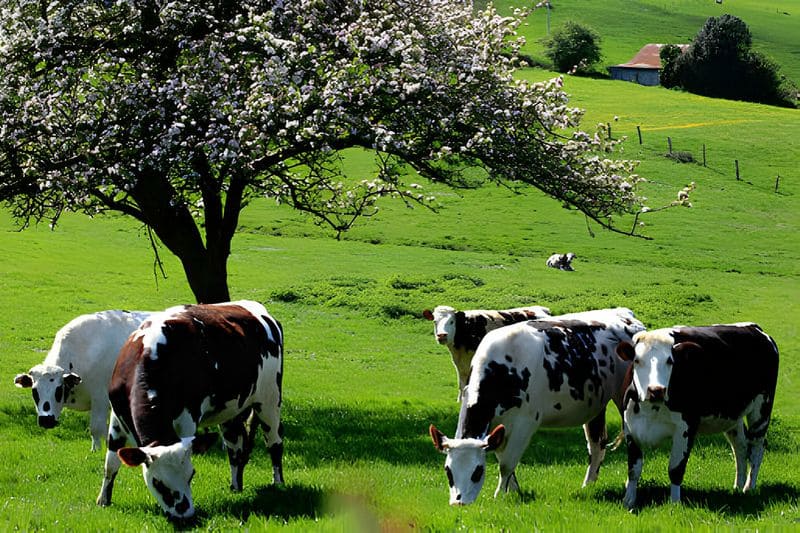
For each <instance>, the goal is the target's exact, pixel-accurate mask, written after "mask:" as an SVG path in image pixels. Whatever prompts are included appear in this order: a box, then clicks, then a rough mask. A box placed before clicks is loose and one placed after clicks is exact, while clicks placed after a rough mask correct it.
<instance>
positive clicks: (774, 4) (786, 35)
mask: <svg viewBox="0 0 800 533" xmlns="http://www.w3.org/2000/svg"><path fill="white" fill-rule="evenodd" d="M494 4H495V5H496V6H497V8H498V10H499V11H500V12H501V13H504V14H509V13H511V11H512V10H513V9H514V8H515V7H521V6H523V5H528V4H526V3H524V2H520V1H519V0H496V1H495V2H494ZM552 5H553V8H552V9H551V10H550V29H551V30H553V29H555V28H557V27H559V26H560V25H562V24H563V23H564V22H565V21H567V20H574V21H577V22H580V23H582V24H585V25H588V26H590V27H592V28H593V29H594V30H596V31H597V32H598V33H599V34H600V36H601V39H602V40H601V43H600V45H601V51H602V53H603V59H602V61H601V65H600V68H599V70H602V71H603V72H606V70H605V67H608V66H610V65H617V64H619V63H624V62H626V61H628V60H630V59H631V58H632V57H633V56H634V54H636V52H638V51H639V49H640V48H641V47H642V45H644V44H646V43H687V42H689V41H690V40H691V39H692V38H694V36H695V35H696V34H697V32H698V30H699V29H700V28H701V27H702V25H703V23H704V22H705V21H706V19H707V18H708V17H717V16H720V15H723V14H725V13H729V14H731V15H735V16H737V17H739V18H741V19H742V20H743V21H744V22H745V23H746V24H747V25H748V26H749V27H750V31H751V32H752V34H753V49H754V50H758V51H760V52H762V53H764V54H766V55H767V56H769V57H771V58H773V59H774V60H775V61H777V63H778V64H779V65H780V66H781V73H782V74H784V75H785V76H787V77H789V78H790V79H792V80H794V81H795V83H799V84H800V4H798V3H797V2H795V1H793V0H769V1H761V0H725V1H723V2H722V3H719V4H718V3H716V2H715V1H714V0H669V1H667V0H632V1H627V0H604V1H603V2H593V1H591V0H553V1H552ZM520 34H521V35H523V36H525V38H526V40H527V46H526V48H525V52H526V53H528V54H531V55H532V56H534V57H537V58H540V59H542V60H545V58H544V54H543V53H542V46H541V42H540V40H541V39H542V38H543V37H545V36H546V35H547V11H546V10H545V9H538V10H536V11H535V12H534V13H533V14H531V15H530V17H529V18H528V20H527V21H526V22H525V24H524V25H523V26H522V27H521V28H520Z"/></svg>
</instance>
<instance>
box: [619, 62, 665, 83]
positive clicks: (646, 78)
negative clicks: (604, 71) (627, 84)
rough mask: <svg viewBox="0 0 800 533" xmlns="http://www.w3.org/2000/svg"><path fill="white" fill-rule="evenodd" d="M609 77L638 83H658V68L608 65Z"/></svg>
mask: <svg viewBox="0 0 800 533" xmlns="http://www.w3.org/2000/svg"><path fill="white" fill-rule="evenodd" d="M608 70H609V71H610V73H611V79H614V80H623V81H633V82H636V83H638V84H640V85H658V84H659V83H660V79H659V75H658V70H656V69H641V68H629V67H619V66H616V67H609V68H608Z"/></svg>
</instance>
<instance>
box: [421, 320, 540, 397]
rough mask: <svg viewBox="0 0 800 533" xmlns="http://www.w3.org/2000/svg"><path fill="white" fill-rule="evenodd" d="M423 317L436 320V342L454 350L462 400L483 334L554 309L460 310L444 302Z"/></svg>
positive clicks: (451, 352) (452, 351)
mask: <svg viewBox="0 0 800 533" xmlns="http://www.w3.org/2000/svg"><path fill="white" fill-rule="evenodd" d="M422 316H424V317H425V318H426V319H428V320H432V321H433V335H434V336H435V337H436V342H438V343H439V344H443V345H444V346H447V349H448V350H450V355H451V356H452V357H453V365H454V366H455V367H456V374H457V376H458V401H459V402H460V401H461V397H462V394H463V391H464V387H466V386H467V380H469V370H470V364H471V363H472V356H473V355H475V350H477V349H478V344H480V342H481V340H483V337H485V336H486V334H487V333H488V332H489V331H492V330H494V329H497V328H501V327H503V326H508V325H510V324H515V323H517V322H523V321H526V320H535V319H537V318H542V317H545V316H550V309H548V308H547V307H542V306H540V305H531V306H528V307H517V308H514V309H503V310H498V311H489V310H485V309H473V310H470V311H456V310H455V309H454V308H452V307H449V306H446V305H440V306H438V307H436V308H435V309H434V310H433V311H431V310H430V309H426V310H425V311H423V312H422Z"/></svg>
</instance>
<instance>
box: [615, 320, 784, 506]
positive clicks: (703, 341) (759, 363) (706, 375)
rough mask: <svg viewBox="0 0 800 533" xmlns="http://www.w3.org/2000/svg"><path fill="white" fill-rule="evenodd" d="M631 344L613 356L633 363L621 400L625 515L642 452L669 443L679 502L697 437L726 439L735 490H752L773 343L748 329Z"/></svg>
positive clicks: (639, 338)
mask: <svg viewBox="0 0 800 533" xmlns="http://www.w3.org/2000/svg"><path fill="white" fill-rule="evenodd" d="M632 342H633V345H631V344H630V343H622V344H620V346H619V348H618V352H619V355H620V357H622V358H624V359H626V360H629V361H631V360H632V361H633V366H632V367H631V368H632V371H631V372H629V374H632V375H629V376H628V378H627V380H626V381H627V382H628V383H630V385H629V386H628V387H627V390H626V393H625V399H624V424H623V429H624V431H625V440H626V442H627V444H628V481H627V483H626V485H625V487H626V489H625V498H624V504H625V507H627V508H628V509H633V507H634V506H635V505H636V487H637V484H638V482H639V477H640V476H641V474H642V463H643V456H642V447H645V446H647V447H651V446H655V445H657V444H659V443H660V442H662V441H664V440H665V439H668V438H671V439H672V453H671V455H670V460H669V479H670V483H671V498H672V501H673V502H679V501H680V498H681V483H682V482H683V475H684V473H685V472H686V463H687V462H688V460H689V453H690V452H691V451H692V445H693V444H694V440H695V437H696V435H697V434H698V433H724V434H725V437H726V438H727V439H728V442H730V444H731V448H733V456H734V459H735V460H736V480H735V482H734V489H740V490H744V491H748V490H752V489H754V488H755V486H756V477H757V476H758V469H759V466H760V465H761V459H762V457H763V455H764V438H765V436H766V434H767V428H768V427H769V421H770V414H771V413H772V405H773V401H774V399H775V385H776V382H777V379H778V348H777V346H776V345H775V341H773V340H772V338H770V337H769V335H767V334H766V333H764V332H763V331H762V330H761V328H760V327H758V326H757V325H756V324H752V323H750V324H733V325H717V326H707V327H685V326H676V327H674V328H665V329H657V330H653V331H648V332H642V333H639V334H637V335H635V336H634V337H633V341H632ZM745 420H747V425H746V426H745V423H744V421H745ZM748 463H749V465H750V466H749V472H748V471H747V470H748ZM745 476H747V477H746V478H745Z"/></svg>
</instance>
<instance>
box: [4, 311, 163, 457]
mask: <svg viewBox="0 0 800 533" xmlns="http://www.w3.org/2000/svg"><path fill="white" fill-rule="evenodd" d="M149 315H150V313H149V312H141V311H133V312H129V311H117V310H113V311H100V312H97V313H91V314H87V315H80V316H78V317H75V318H73V319H72V320H70V321H69V322H68V323H67V324H66V325H65V326H64V327H62V328H61V329H60V330H58V332H57V333H56V335H55V338H54V339H53V345H52V346H51V347H50V351H49V352H48V353H47V357H45V358H44V361H42V362H41V363H40V364H38V365H36V366H34V367H33V368H31V369H30V370H29V371H28V372H27V373H25V374H17V376H16V377H15V378H14V384H15V385H16V386H17V387H23V388H30V389H31V393H32V395H33V403H35V404H36V411H37V413H38V415H39V416H38V422H39V425H40V426H41V427H43V428H46V429H50V428H54V427H55V426H56V424H58V417H59V416H60V415H61V410H62V409H63V408H64V407H69V408H70V409H75V410H76V411H89V413H90V416H89V430H90V433H91V435H92V451H95V450H99V449H100V446H101V443H102V441H103V438H104V437H105V435H106V433H107V432H108V380H109V379H110V378H111V372H112V371H113V370H114V363H115V362H116V360H117V354H118V353H119V349H120V348H121V347H122V345H123V344H124V343H125V340H126V339H127V338H128V335H130V334H131V332H132V331H133V330H135V329H136V328H138V327H139V325H140V324H141V323H142V322H143V321H144V319H145V318H147V317H148V316H149Z"/></svg>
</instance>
